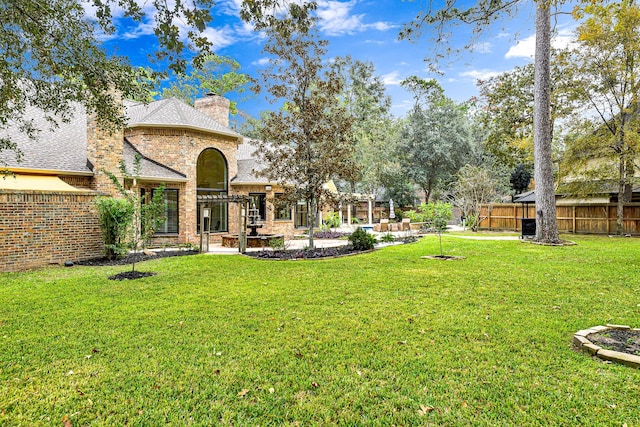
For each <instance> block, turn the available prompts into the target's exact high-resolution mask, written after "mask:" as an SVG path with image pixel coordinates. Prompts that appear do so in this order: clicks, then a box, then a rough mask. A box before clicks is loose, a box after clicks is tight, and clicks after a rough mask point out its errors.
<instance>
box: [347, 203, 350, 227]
mask: <svg viewBox="0 0 640 427" xmlns="http://www.w3.org/2000/svg"><path fill="white" fill-rule="evenodd" d="M347 224H348V225H351V203H349V204H348V205H347Z"/></svg>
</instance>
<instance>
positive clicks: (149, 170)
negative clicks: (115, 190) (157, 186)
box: [124, 138, 187, 182]
mask: <svg viewBox="0 0 640 427" xmlns="http://www.w3.org/2000/svg"><path fill="white" fill-rule="evenodd" d="M136 157H138V158H139V159H140V171H139V175H140V176H139V178H140V179H144V180H147V181H173V182H185V181H187V176H186V175H185V174H182V173H180V172H178V171H176V170H174V169H171V168H170V167H168V166H165V165H163V164H161V163H159V162H156V161H155V160H152V159H150V158H148V157H145V156H143V155H142V154H141V153H140V152H139V151H138V150H136V148H135V147H134V146H133V145H131V143H130V142H129V141H128V140H127V139H126V138H125V139H124V164H125V167H126V168H127V172H129V173H133V172H134V171H135V167H136Z"/></svg>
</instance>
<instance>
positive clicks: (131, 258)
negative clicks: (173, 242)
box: [76, 250, 199, 267]
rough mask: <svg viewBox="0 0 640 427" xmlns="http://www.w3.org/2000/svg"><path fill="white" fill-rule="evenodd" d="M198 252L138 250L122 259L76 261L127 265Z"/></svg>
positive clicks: (80, 263)
mask: <svg viewBox="0 0 640 427" xmlns="http://www.w3.org/2000/svg"><path fill="white" fill-rule="evenodd" d="M198 253H199V252H198V251H194V250H188V251H176V250H170V251H159V252H153V254H154V255H147V254H145V253H143V252H136V253H131V254H128V255H127V256H125V257H123V258H120V259H107V258H105V257H103V258H94V259H90V260H86V261H78V262H76V265H87V266H92V267H95V266H106V265H127V264H133V263H134V262H136V263H137V262H142V261H148V260H150V259H158V258H167V257H174V256H185V255H196V254H198Z"/></svg>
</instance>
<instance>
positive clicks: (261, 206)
mask: <svg viewBox="0 0 640 427" xmlns="http://www.w3.org/2000/svg"><path fill="white" fill-rule="evenodd" d="M249 199H250V200H249V209H254V208H255V209H258V214H260V220H262V221H264V220H266V219H267V195H266V194H265V193H249Z"/></svg>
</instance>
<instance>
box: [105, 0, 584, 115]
mask: <svg viewBox="0 0 640 427" xmlns="http://www.w3.org/2000/svg"><path fill="white" fill-rule="evenodd" d="M240 3H241V0H219V1H218V3H217V5H216V6H215V7H214V9H213V10H212V15H213V16H214V20H213V22H211V23H210V25H209V28H207V30H206V33H205V35H206V36H207V37H208V38H209V39H210V40H211V41H212V42H213V44H214V50H215V52H216V53H218V54H221V55H225V56H230V57H232V58H234V59H236V60H237V61H238V62H239V63H240V64H241V66H242V69H241V71H242V72H244V73H247V74H249V75H252V76H255V77H257V76H258V74H259V72H260V69H261V68H262V67H263V66H264V62H265V61H266V60H267V59H266V57H265V55H264V54H263V53H262V45H263V42H264V38H263V36H262V35H261V34H260V33H257V32H256V31H254V30H253V29H252V28H251V26H250V25H248V24H246V23H244V22H242V21H241V20H240V18H239V16H238V11H239V7H240ZM428 3H429V2H428V1H427V0H416V1H412V2H408V1H403V0H378V1H373V0H349V1H327V0H320V1H318V4H319V8H318V17H319V18H320V21H319V29H320V32H321V35H322V36H323V37H324V38H326V39H327V40H329V54H328V58H331V57H335V56H345V55H351V56H352V57H353V58H354V59H359V60H362V61H370V62H373V64H374V66H375V70H376V74H378V75H379V76H381V77H382V78H383V80H384V82H385V84H386V86H387V93H388V94H389V95H390V96H391V97H392V102H393V107H392V113H393V114H395V115H396V116H401V115H403V114H404V113H405V112H406V111H407V109H408V108H409V106H410V105H411V102H412V101H411V97H410V95H409V94H408V93H407V92H406V91H405V90H404V89H402V88H401V87H400V85H399V83H400V81H401V80H402V79H404V78H406V77H408V76H410V75H417V76H419V77H422V78H436V79H437V80H438V81H439V82H440V84H441V85H442V86H443V87H444V89H445V93H446V94H447V96H449V97H450V98H453V99H454V100H456V101H459V102H461V101H465V100H467V99H469V98H471V97H473V96H475V95H477V93H478V90H477V87H476V81H477V79H479V78H480V79H482V78H487V77H491V76H495V75H496V74H499V73H501V72H504V71H508V70H510V69H512V68H513V67H515V66H518V65H524V64H526V63H528V62H530V61H532V58H533V51H534V45H535V43H534V38H535V33H534V29H533V22H534V15H535V10H534V7H533V2H531V1H523V2H522V5H521V7H520V9H519V12H518V15H517V16H514V17H509V18H505V19H504V20H502V21H499V22H497V23H495V25H493V26H492V28H490V29H488V31H486V32H485V33H483V34H482V35H481V36H480V37H479V38H477V40H475V44H474V49H473V51H464V52H462V53H461V54H460V55H456V56H453V57H450V58H447V59H445V60H443V61H441V62H440V63H439V67H440V71H441V72H442V75H434V74H431V73H429V71H428V68H427V64H426V62H425V61H424V59H425V58H427V57H429V56H430V55H432V54H433V43H432V40H431V37H430V34H429V33H426V32H425V34H423V35H422V37H421V38H420V39H418V40H416V41H415V42H413V43H412V42H409V41H406V40H399V39H398V33H399V31H400V30H401V28H402V26H403V24H405V23H407V22H410V21H411V19H412V18H414V17H415V15H416V14H417V13H418V12H419V11H420V10H421V8H423V7H426V5H427V4H428ZM436 3H438V0H436ZM145 10H146V11H147V12H148V13H149V15H148V17H147V21H143V23H141V24H136V25H135V26H132V25H131V24H130V23H129V24H128V25H127V24H126V23H127V21H126V20H124V19H118V20H116V24H117V27H118V31H117V34H114V35H110V36H109V37H108V38H105V44H106V46H107V47H108V48H109V49H117V51H118V53H119V54H120V55H124V56H128V57H129V59H130V61H131V63H132V64H134V65H149V61H148V58H147V55H148V54H149V53H151V52H153V50H154V49H155V47H156V45H155V39H154V37H153V29H152V26H151V25H150V21H151V16H152V15H151V13H152V9H151V8H150V7H149V6H145ZM117 14H118V12H117V11H116V15H117ZM564 19H565V20H566V23H563V22H558V23H557V25H556V30H557V36H556V37H555V40H554V45H556V46H563V45H566V43H568V41H569V40H570V35H571V29H572V22H571V20H570V19H568V18H567V17H565V18H564ZM453 31H454V34H453V36H452V38H451V46H452V47H454V48H463V47H464V46H465V45H467V44H468V43H469V41H470V37H469V36H470V29H469V28H465V27H458V28H454V29H453ZM239 108H240V109H241V110H243V111H245V112H247V113H249V114H251V115H254V116H257V115H258V113H259V112H260V111H261V110H265V109H269V108H270V104H268V103H266V102H265V101H264V96H260V95H255V96H253V97H251V98H250V99H248V100H245V101H243V102H242V103H240V104H239Z"/></svg>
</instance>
